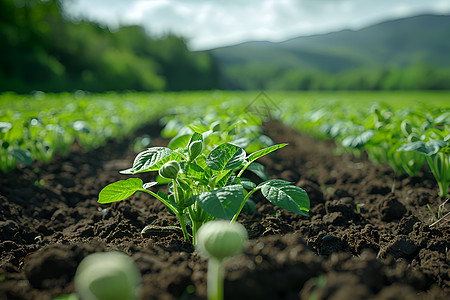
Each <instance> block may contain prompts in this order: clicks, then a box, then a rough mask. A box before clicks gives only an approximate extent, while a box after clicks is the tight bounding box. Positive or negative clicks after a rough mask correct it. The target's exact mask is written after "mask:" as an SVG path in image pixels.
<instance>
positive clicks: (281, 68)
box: [212, 15, 450, 89]
mask: <svg viewBox="0 0 450 300" xmlns="http://www.w3.org/2000/svg"><path fill="white" fill-rule="evenodd" d="M449 37H450V16H448V15H443V16H440V15H421V16H415V17H409V18H404V19H398V20H392V21H387V22H383V23H380V24H377V25H373V26H370V27H367V28H364V29H361V30H357V31H352V30H344V31H339V32H334V33H329V34H322V35H314V36H307V37H298V38H294V39H291V40H288V41H285V42H280V43H272V42H247V43H243V44H239V45H236V46H230V47H223V48H217V49H214V50H212V54H213V57H214V58H215V59H216V62H217V63H218V66H219V70H220V76H221V80H222V84H223V85H224V86H225V87H226V88H230V89H270V88H272V89H393V88H403V89H419V88H428V89H443V88H450V38H449Z"/></svg>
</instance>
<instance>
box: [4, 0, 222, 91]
mask: <svg viewBox="0 0 450 300" xmlns="http://www.w3.org/2000/svg"><path fill="white" fill-rule="evenodd" d="M0 41H1V47H0V91H16V92H19V93H24V92H29V91H32V90H40V91H46V92H47V91H48V92H61V91H73V90H78V89H80V90H87V91H92V92H103V91H110V90H137V91H163V90H171V91H177V90H205V89H217V88H219V83H218V70H217V66H216V65H215V63H214V60H213V59H212V57H211V54H210V53H208V52H191V51H189V50H188V49H187V46H186V42H185V40H184V39H183V38H181V37H177V36H175V35H172V34H168V35H167V36H165V37H162V38H157V39H156V38H152V37H150V36H149V35H148V34H147V33H146V32H145V30H144V28H142V27H139V26H126V27H121V28H119V29H118V30H117V31H114V32H111V31H110V30H109V29H108V28H106V27H102V26H100V25H99V24H96V23H93V22H88V21H74V20H71V19H70V18H69V17H67V16H66V15H65V14H64V11H63V9H62V5H61V1H59V0H47V1H39V0H0Z"/></svg>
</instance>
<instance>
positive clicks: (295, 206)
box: [259, 179, 310, 216]
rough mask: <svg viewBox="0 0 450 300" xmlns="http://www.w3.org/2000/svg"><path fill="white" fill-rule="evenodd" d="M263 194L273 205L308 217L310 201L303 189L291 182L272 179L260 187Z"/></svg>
mask: <svg viewBox="0 0 450 300" xmlns="http://www.w3.org/2000/svg"><path fill="white" fill-rule="evenodd" d="M259 187H261V192H262V194H263V195H264V197H266V198H267V200H269V201H270V203H272V204H273V205H276V206H278V207H281V208H284V209H286V210H288V211H290V212H294V213H297V214H300V215H303V216H308V211H309V207H310V201H309V197H308V194H307V193H306V192H305V190H303V189H302V188H299V187H298V186H295V185H292V184H291V183H290V182H287V181H284V180H280V179H272V180H269V181H266V182H263V183H261V184H260V185H259Z"/></svg>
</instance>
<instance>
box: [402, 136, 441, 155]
mask: <svg viewBox="0 0 450 300" xmlns="http://www.w3.org/2000/svg"><path fill="white" fill-rule="evenodd" d="M446 146H447V143H446V142H444V141H440V140H431V141H428V142H423V141H417V142H413V143H408V144H404V145H401V146H400V147H399V148H398V149H397V151H414V152H417V153H420V154H423V155H426V156H431V155H434V154H436V153H438V152H439V150H441V149H442V148H444V147H446Z"/></svg>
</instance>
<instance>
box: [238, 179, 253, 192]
mask: <svg viewBox="0 0 450 300" xmlns="http://www.w3.org/2000/svg"><path fill="white" fill-rule="evenodd" d="M240 180H241V185H242V187H243V188H244V189H246V190H253V189H254V188H255V187H256V184H255V183H254V182H252V181H250V179H247V178H242V177H241V178H240Z"/></svg>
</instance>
